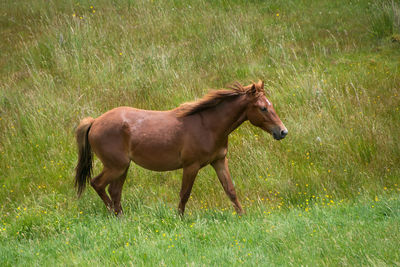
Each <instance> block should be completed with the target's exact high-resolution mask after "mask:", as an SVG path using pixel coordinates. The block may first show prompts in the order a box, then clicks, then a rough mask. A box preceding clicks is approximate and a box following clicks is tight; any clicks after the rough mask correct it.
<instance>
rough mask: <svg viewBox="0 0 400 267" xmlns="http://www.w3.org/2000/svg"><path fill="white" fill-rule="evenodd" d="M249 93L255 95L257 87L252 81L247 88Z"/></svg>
mask: <svg viewBox="0 0 400 267" xmlns="http://www.w3.org/2000/svg"><path fill="white" fill-rule="evenodd" d="M249 93H250V94H251V95H255V94H256V93H257V88H256V84H255V83H253V84H252V85H251V88H250V90H249Z"/></svg>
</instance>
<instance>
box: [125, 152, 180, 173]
mask: <svg viewBox="0 0 400 267" xmlns="http://www.w3.org/2000/svg"><path fill="white" fill-rule="evenodd" d="M131 159H132V161H133V162H135V163H136V164H137V165H139V166H141V167H143V168H145V169H148V170H152V171H172V170H176V169H180V168H182V163H181V162H180V160H178V159H177V158H175V159H171V158H169V157H167V156H165V157H160V156H158V155H157V156H156V155H154V156H153V157H151V156H148V155H140V154H139V155H134V156H132V157H131Z"/></svg>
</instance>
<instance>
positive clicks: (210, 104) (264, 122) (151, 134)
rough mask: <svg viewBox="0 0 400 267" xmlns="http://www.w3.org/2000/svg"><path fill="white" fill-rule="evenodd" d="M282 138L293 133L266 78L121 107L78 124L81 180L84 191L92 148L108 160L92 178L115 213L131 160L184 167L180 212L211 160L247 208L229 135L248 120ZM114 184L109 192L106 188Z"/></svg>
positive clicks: (231, 193)
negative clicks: (192, 96)
mask: <svg viewBox="0 0 400 267" xmlns="http://www.w3.org/2000/svg"><path fill="white" fill-rule="evenodd" d="M246 120H249V121H250V122H251V123H252V124H253V125H255V126H258V127H260V128H261V129H263V130H264V131H267V132H268V133H270V134H272V136H273V137H274V138H275V139H276V140H280V139H282V138H284V137H285V136H286V134H287V133H288V131H287V129H286V128H285V126H284V125H283V123H282V122H281V120H280V119H279V117H278V115H277V114H276V113H275V110H274V108H273V106H272V104H271V102H270V101H269V100H268V99H267V98H266V96H265V93H264V83H263V82H261V81H260V82H258V83H253V84H251V85H248V86H245V87H243V86H242V85H240V84H239V83H236V84H234V86H232V87H231V88H230V90H216V91H211V92H209V93H208V94H207V95H206V96H204V97H203V98H202V99H200V100H198V101H195V102H191V103H185V104H182V105H181V106H179V107H178V108H175V109H173V110H168V111H149V110H140V109H135V108H131V107H118V108H115V109H112V110H110V111H108V112H106V113H104V114H103V115H101V116H100V117H98V118H96V119H93V118H90V117H89V118H85V119H83V120H82V121H81V123H80V124H79V126H78V128H77V129H76V139H77V142H78V147H79V159H78V165H77V167H76V176H75V186H76V187H77V191H78V196H80V195H81V193H82V191H83V190H84V189H85V186H86V182H87V181H89V180H90V177H91V172H92V151H93V152H94V153H95V154H96V155H97V156H98V158H99V159H100V160H101V162H102V163H103V165H104V168H103V171H102V172H101V173H100V174H99V175H98V176H96V177H94V178H93V179H91V180H90V184H91V185H92V187H93V188H94V189H95V190H96V192H97V193H98V194H99V196H100V198H101V199H102V200H103V201H104V203H105V205H106V207H107V208H108V209H109V210H110V211H111V210H112V209H114V212H115V214H117V215H119V214H120V213H121V212H122V208H121V203H120V201H121V192H122V186H123V185H124V182H125V178H126V174H127V172H128V168H129V164H130V162H131V161H134V162H135V163H136V164H138V165H140V166H142V167H144V168H146V169H149V170H153V171H169V170H176V169H180V168H183V177H182V187H181V191H180V203H179V212H180V213H181V214H182V215H183V213H184V211H185V205H186V202H187V201H188V199H189V196H190V192H191V190H192V186H193V183H194V180H195V178H196V175H197V173H198V171H199V170H200V169H201V168H202V167H204V166H206V165H208V164H211V166H212V167H213V168H214V169H215V172H216V173H217V176H218V179H219V180H220V182H221V184H222V186H223V188H224V190H225V192H226V194H227V195H228V196H229V198H230V200H231V201H232V203H233V205H234V207H235V209H236V212H237V213H238V214H242V213H243V209H242V206H241V205H240V203H239V201H238V199H237V197H236V192H235V188H234V186H233V183H232V180H231V177H230V174H229V169H228V160H227V158H226V154H227V151H228V136H229V134H230V133H231V132H232V131H233V130H235V129H236V128H237V127H238V126H239V125H241V124H242V123H243V122H244V121H246ZM107 185H109V187H108V193H109V196H108V195H107V193H106V191H105V189H106V186H107Z"/></svg>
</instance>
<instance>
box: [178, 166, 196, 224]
mask: <svg viewBox="0 0 400 267" xmlns="http://www.w3.org/2000/svg"><path fill="white" fill-rule="evenodd" d="M199 169H200V167H199V165H198V164H192V165H189V166H186V167H184V168H183V177H182V187H181V192H180V194H179V196H180V198H181V201H180V202H179V208H178V209H179V213H180V214H181V215H182V216H183V213H184V212H185V205H186V203H187V201H188V199H189V197H190V192H191V191H192V187H193V183H194V179H196V175H197V173H198V172H199Z"/></svg>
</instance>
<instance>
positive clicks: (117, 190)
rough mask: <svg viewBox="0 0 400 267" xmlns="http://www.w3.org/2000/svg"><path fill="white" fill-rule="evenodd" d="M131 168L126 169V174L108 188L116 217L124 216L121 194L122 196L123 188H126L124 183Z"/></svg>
mask: <svg viewBox="0 0 400 267" xmlns="http://www.w3.org/2000/svg"><path fill="white" fill-rule="evenodd" d="M128 169H129V166H128V167H127V168H126V170H125V172H124V173H123V174H122V175H121V176H120V177H119V178H118V179H116V180H114V181H112V182H111V183H110V186H109V187H108V193H109V194H110V197H111V200H112V204H113V207H114V212H115V215H117V216H119V215H121V214H122V207H121V194H122V187H123V186H124V182H125V179H126V175H127V173H128Z"/></svg>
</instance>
